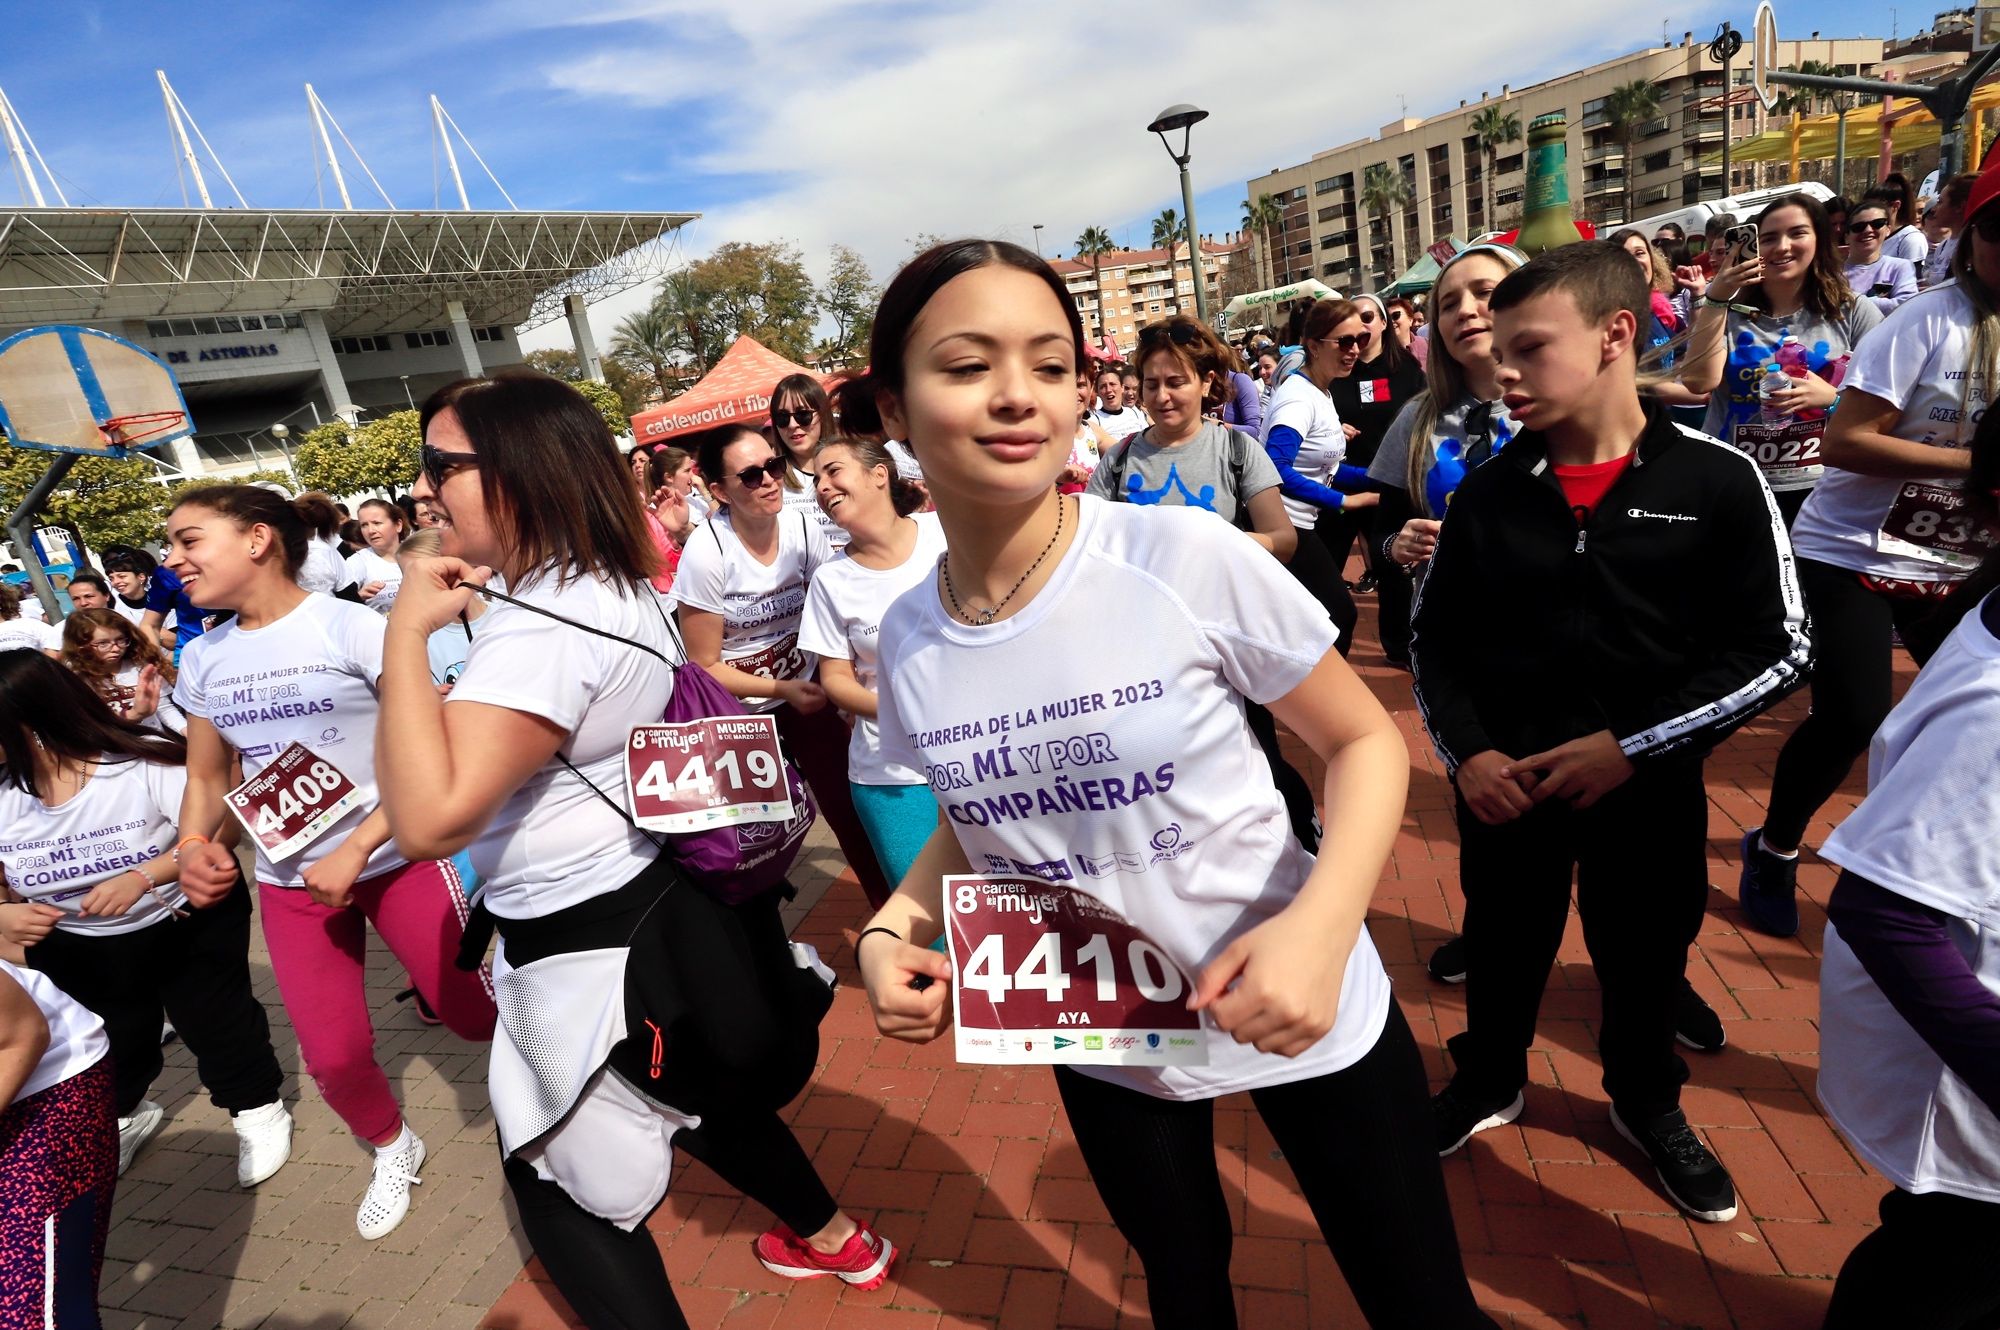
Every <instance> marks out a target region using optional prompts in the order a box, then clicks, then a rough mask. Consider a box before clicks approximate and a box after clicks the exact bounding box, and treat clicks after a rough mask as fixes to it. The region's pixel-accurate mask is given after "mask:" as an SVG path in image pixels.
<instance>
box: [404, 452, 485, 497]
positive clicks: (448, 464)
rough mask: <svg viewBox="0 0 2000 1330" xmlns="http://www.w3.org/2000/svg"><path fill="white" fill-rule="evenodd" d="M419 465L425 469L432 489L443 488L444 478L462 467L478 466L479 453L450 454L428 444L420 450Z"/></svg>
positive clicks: (425, 476)
mask: <svg viewBox="0 0 2000 1330" xmlns="http://www.w3.org/2000/svg"><path fill="white" fill-rule="evenodd" d="M418 461H419V465H421V466H422V467H423V472H424V478H425V479H426V480H428V481H430V483H431V488H432V489H439V488H442V487H443V485H444V478H445V477H446V476H448V475H450V474H451V473H452V472H453V471H456V470H457V469H458V468H459V467H462V466H478V465H479V455H478V454H477V453H448V452H445V451H444V450H443V449H441V448H433V447H431V446H430V445H429V444H428V443H427V444H424V445H423V447H422V448H420V449H419V450H418Z"/></svg>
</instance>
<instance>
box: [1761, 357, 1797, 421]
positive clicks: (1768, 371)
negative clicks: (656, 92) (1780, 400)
mask: <svg viewBox="0 0 2000 1330" xmlns="http://www.w3.org/2000/svg"><path fill="white" fill-rule="evenodd" d="M1791 382H1792V378H1791V375H1789V374H1787V373H1785V371H1784V370H1783V369H1781V368H1780V367H1779V365H1778V362H1777V361H1775V360H1774V361H1772V362H1771V363H1770V364H1768V365H1766V366H1764V377H1763V378H1762V379H1761V380H1760V381H1759V382H1758V384H1757V400H1758V403H1759V404H1760V406H1761V409H1762V415H1763V418H1764V423H1765V424H1766V425H1782V424H1784V423H1785V422H1786V421H1788V420H1790V419H1791V418H1792V417H1791V413H1790V412H1788V411H1786V410H1785V409H1784V408H1783V407H1779V406H1775V405H1773V404H1772V402H1771V394H1772V393H1774V392H1779V391H1782V390H1783V389H1785V388H1786V387H1788V386H1790V384H1791Z"/></svg>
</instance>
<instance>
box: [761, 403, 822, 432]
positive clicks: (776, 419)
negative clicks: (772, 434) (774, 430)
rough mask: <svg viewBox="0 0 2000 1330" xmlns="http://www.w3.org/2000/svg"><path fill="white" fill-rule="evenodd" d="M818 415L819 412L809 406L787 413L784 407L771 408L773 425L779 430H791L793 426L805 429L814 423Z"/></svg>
mask: <svg viewBox="0 0 2000 1330" xmlns="http://www.w3.org/2000/svg"><path fill="white" fill-rule="evenodd" d="M818 414H819V412H817V411H815V410H813V409H812V408H811V407H809V406H802V407H800V408H799V409H798V410H796V411H787V410H785V409H783V408H782V407H773V408H771V423H772V424H773V425H776V426H777V427H778V428H779V429H790V428H791V427H792V426H793V425H797V426H798V427H799V428H800V429H804V428H805V427H806V426H808V425H810V424H812V423H813V417H814V416H816V415H818Z"/></svg>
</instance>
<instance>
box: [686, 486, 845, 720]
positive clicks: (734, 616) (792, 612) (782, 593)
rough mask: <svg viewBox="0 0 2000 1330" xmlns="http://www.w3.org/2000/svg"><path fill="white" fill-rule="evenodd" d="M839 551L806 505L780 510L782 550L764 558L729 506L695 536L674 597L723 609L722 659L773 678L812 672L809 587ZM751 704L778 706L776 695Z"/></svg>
mask: <svg viewBox="0 0 2000 1330" xmlns="http://www.w3.org/2000/svg"><path fill="white" fill-rule="evenodd" d="M832 557H833V549H832V547H831V546H829V545H828V544H827V543H826V537H825V536H824V535H823V534H821V532H820V528H819V524H818V523H817V522H814V521H813V520H812V519H810V518H808V517H807V516H806V515H805V514H804V513H803V512H799V511H796V510H792V509H787V510H786V511H784V512H781V513H779V514H778V552H777V554H776V555H775V556H774V557H773V558H772V560H771V562H770V563H768V564H766V563H760V562H758V561H757V560H756V559H755V558H753V557H752V556H751V554H750V551H749V550H747V549H745V548H744V547H743V541H742V539H741V538H740V537H738V536H737V534H736V527H735V524H734V522H733V521H732V520H731V518H730V515H729V511H728V510H727V509H726V508H725V509H723V510H722V511H720V512H718V513H716V514H715V515H714V516H713V517H711V518H709V519H708V521H706V522H704V523H703V524H702V527H701V529H700V530H699V531H696V532H694V533H693V534H692V535H690V536H689V537H688V542H687V546H686V548H685V549H683V550H682V551H681V566H680V571H679V572H677V573H675V574H674V600H675V602H676V603H677V604H680V605H684V606H686V607H687V608H689V609H694V610H705V611H707V612H708V613H710V614H719V615H721V616H722V660H723V663H724V664H726V665H733V666H735V667H736V668H737V669H739V670H743V671H744V672H746V673H749V674H756V675H761V676H762V677H764V678H766V679H809V678H811V677H812V672H813V665H814V659H813V657H812V656H811V655H810V654H808V653H807V652H806V651H805V650H804V649H803V648H801V647H800V646H799V617H800V616H801V615H802V614H803V613H804V612H805V607H806V586H807V584H808V583H810V582H811V581H812V576H813V573H814V572H815V570H817V569H818V568H819V566H820V565H821V564H823V563H825V562H826V561H827V560H829V559H831V558H832ZM743 705H744V706H745V707H746V708H747V709H749V710H751V711H775V710H776V709H777V708H778V705H779V704H778V699H777V698H775V697H746V698H744V699H743Z"/></svg>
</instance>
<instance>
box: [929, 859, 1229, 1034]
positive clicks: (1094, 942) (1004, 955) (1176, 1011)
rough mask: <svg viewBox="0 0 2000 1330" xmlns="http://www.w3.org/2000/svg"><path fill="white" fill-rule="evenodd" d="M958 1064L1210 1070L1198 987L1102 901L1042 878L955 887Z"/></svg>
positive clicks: (984, 880)
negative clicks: (1195, 1002)
mask: <svg viewBox="0 0 2000 1330" xmlns="http://www.w3.org/2000/svg"><path fill="white" fill-rule="evenodd" d="M945 914H946V918H947V922H946V927H945V937H946V938H947V939H948V944H949V948H950V955H951V968H952V996H953V999H954V1002H955V1004H956V1015H957V1019H956V1023H955V1027H956V1039H957V1048H958V1060H959V1061H960V1062H998V1063H1028V1062H1052V1063H1097V1064H1108V1065H1113V1066H1142V1067H1144V1066H1150V1067H1164V1066H1203V1065H1206V1064H1207V1062H1208V1045H1207V1041H1206V1038H1205V1036H1204V1033H1203V1031H1202V1026H1201V1017H1200V1016H1199V1015H1198V1014H1196V1013H1195V1012H1191V1011H1189V1010H1188V1009H1187V1001H1188V998H1189V997H1190V996H1191V995H1192V994H1193V992H1194V985H1193V984H1192V983H1191V982H1190V981H1189V980H1188V977H1187V975H1185V974H1184V973H1182V972H1181V969H1180V967H1179V966H1177V965H1175V964H1174V962H1173V961H1172V960H1171V959H1169V958H1168V956H1167V953H1166V952H1165V951H1164V950H1163V949H1162V948H1161V947H1160V946H1159V944H1158V943H1156V942H1154V941H1153V940H1152V939H1151V938H1148V937H1147V936H1146V935H1145V934H1143V933H1141V932H1140V931H1139V930H1138V929H1137V928H1136V927H1134V926H1133V925H1132V923H1131V922H1130V921H1128V920H1126V919H1125V918H1124V917H1123V916H1122V915H1120V914H1119V913H1118V912H1117V911H1116V910H1113V909H1112V908H1111V907H1110V906H1108V905H1106V904H1104V902H1102V901H1100V900H1098V899H1097V898H1096V897H1094V896H1088V895H1085V894H1084V893H1083V892H1081V891H1077V890H1075V889H1073V888H1070V887H1065V886H1062V885H1060V884H1057V883H1051V882H1040V881H1036V880H1034V879H1032V878H1011V877H948V878H946V879H945Z"/></svg>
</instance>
